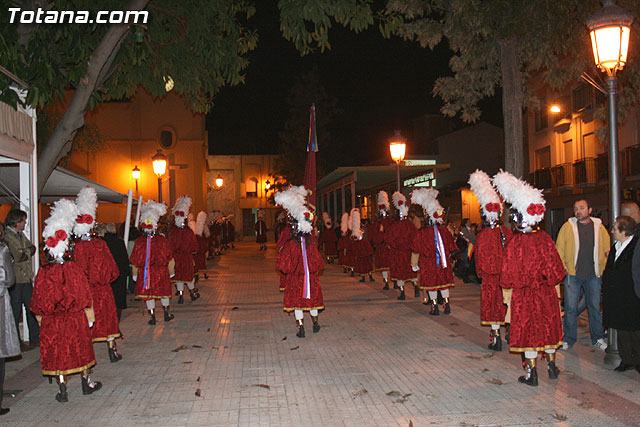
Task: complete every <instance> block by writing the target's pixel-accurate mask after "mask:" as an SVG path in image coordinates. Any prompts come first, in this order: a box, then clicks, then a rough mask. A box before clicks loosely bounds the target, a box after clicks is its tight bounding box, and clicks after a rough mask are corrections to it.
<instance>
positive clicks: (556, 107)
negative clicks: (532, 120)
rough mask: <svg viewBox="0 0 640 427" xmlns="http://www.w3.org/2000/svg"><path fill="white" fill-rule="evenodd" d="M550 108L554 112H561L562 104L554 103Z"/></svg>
mask: <svg viewBox="0 0 640 427" xmlns="http://www.w3.org/2000/svg"><path fill="white" fill-rule="evenodd" d="M549 110H551V112H552V113H559V112H560V106H559V105H552V106H551V108H550V109H549Z"/></svg>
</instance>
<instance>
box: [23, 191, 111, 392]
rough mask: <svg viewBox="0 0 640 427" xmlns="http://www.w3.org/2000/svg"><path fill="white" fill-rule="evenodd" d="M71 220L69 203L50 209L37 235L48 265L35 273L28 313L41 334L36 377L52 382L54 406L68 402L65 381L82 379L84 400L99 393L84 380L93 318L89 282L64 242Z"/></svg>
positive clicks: (73, 210) (74, 212)
mask: <svg viewBox="0 0 640 427" xmlns="http://www.w3.org/2000/svg"><path fill="white" fill-rule="evenodd" d="M77 217H78V208H77V207H76V205H75V203H74V202H72V201H71V200H67V199H61V200H58V201H57V202H56V203H55V204H54V206H53V209H52V210H51V216H50V217H49V218H47V219H46V221H45V224H46V226H45V228H44V231H43V232H42V238H43V240H44V242H45V247H44V250H45V252H46V253H47V261H48V263H47V264H46V265H42V266H40V269H39V270H38V275H37V276H36V280H35V286H34V288H33V298H32V300H31V311H32V312H33V313H34V314H35V315H36V316H37V318H38V321H39V322H40V323H41V328H42V329H41V331H42V345H41V347H40V365H41V367H42V375H47V376H55V377H56V380H57V382H58V386H59V392H58V394H56V400H57V401H58V402H68V401H69V396H68V393H67V381H66V377H67V375H71V374H77V373H80V374H81V375H82V394H84V395H88V394H92V393H93V392H96V391H98V390H100V389H101V388H102V384H101V383H100V382H94V381H91V378H90V377H89V369H90V368H91V367H92V366H93V365H95V364H96V356H95V354H94V352H93V343H92V341H91V330H90V328H91V327H93V323H94V321H95V316H94V312H93V308H92V302H91V289H90V287H89V281H88V279H87V276H86V274H85V272H84V270H83V268H82V266H80V265H79V264H78V262H77V261H75V260H73V247H72V246H71V245H72V243H71V241H70V239H71V233H72V231H73V225H74V224H75V222H76V218H77ZM107 286H109V284H107Z"/></svg>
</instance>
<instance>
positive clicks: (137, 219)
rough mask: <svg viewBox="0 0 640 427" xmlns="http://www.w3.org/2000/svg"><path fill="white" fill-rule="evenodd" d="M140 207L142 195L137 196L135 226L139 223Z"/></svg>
mask: <svg viewBox="0 0 640 427" xmlns="http://www.w3.org/2000/svg"><path fill="white" fill-rule="evenodd" d="M141 209H142V196H140V197H138V208H137V209H136V223H135V226H136V228H138V225H140V210H141Z"/></svg>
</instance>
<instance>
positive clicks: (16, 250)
mask: <svg viewBox="0 0 640 427" xmlns="http://www.w3.org/2000/svg"><path fill="white" fill-rule="evenodd" d="M26 225H27V213H26V212H24V211H21V210H19V209H12V210H10V211H9V213H8V214H7V217H6V219H5V226H6V230H5V236H4V239H5V243H6V245H7V246H8V247H9V250H10V251H11V256H12V257H13V269H14V271H15V274H16V284H15V286H14V287H13V288H10V289H9V294H10V295H11V308H12V310H13V317H14V319H15V322H16V326H18V324H19V323H20V319H21V314H22V306H23V305H24V307H25V309H26V311H27V325H28V326H29V342H30V344H31V347H26V346H23V348H24V350H31V349H33V348H34V347H35V346H37V345H39V344H40V328H39V327H38V322H37V321H36V318H35V316H34V315H33V313H31V311H30V310H29V306H30V305H31V294H32V292H33V266H32V265H31V258H32V257H33V256H34V255H35V253H36V247H35V246H34V245H33V243H31V242H30V241H29V239H27V236H25V234H24V229H25V226H26ZM18 335H20V334H19V333H18Z"/></svg>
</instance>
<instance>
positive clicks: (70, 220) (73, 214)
mask: <svg viewBox="0 0 640 427" xmlns="http://www.w3.org/2000/svg"><path fill="white" fill-rule="evenodd" d="M77 217H78V207H77V206H76V204H75V203H74V202H72V201H71V200H69V199H60V200H58V201H57V202H55V203H54V205H53V208H52V209H51V215H50V216H49V218H47V219H46V220H45V221H44V223H45V224H46V225H45V227H44V230H43V231H42V238H43V240H44V249H45V250H46V251H47V252H49V254H50V255H51V256H52V257H53V258H58V259H62V256H63V255H64V253H65V251H66V250H67V248H68V247H69V238H70V237H71V232H72V231H73V225H74V224H75V223H76V218H77Z"/></svg>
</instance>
